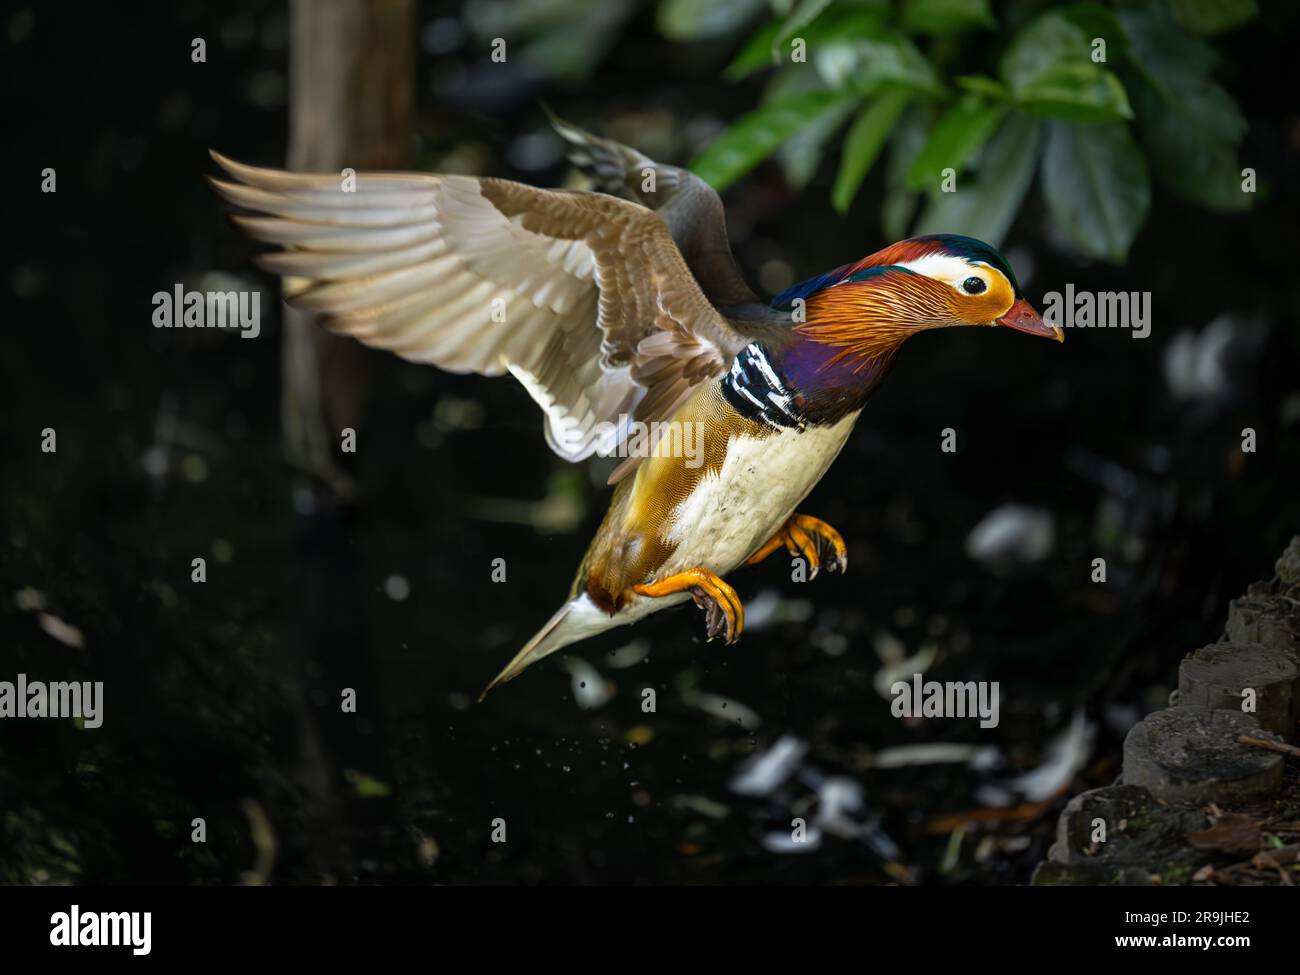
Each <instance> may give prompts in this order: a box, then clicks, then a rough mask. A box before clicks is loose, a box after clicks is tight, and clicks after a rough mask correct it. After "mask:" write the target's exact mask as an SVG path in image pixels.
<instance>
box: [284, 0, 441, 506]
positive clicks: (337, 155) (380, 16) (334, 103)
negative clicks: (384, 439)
mask: <svg viewBox="0 0 1300 975" xmlns="http://www.w3.org/2000/svg"><path fill="white" fill-rule="evenodd" d="M291 14H292V43H291V45H290V54H289V69H290V70H289V75H290V85H289V87H290V100H289V159H288V165H289V168H290V169H293V170H300V171H314V172H338V173H340V174H341V172H342V170H343V169H344V168H351V169H354V170H358V171H360V170H363V169H398V168H401V167H402V166H403V165H404V164H405V162H406V158H407V148H408V145H409V143H410V133H411V103H412V78H413V75H414V66H415V51H414V47H415V25H416V20H415V5H414V2H413V0H293V2H292V4H291ZM339 178H340V181H341V180H342V175H340V177H339ZM282 354H283V358H282V380H283V386H282V393H281V403H280V411H281V421H282V424H283V445H284V453H285V457H286V459H287V460H288V461H289V463H290V464H292V465H293V466H294V467H297V468H298V469H300V470H303V471H306V472H307V473H309V474H311V475H312V476H313V477H314V478H315V479H316V480H317V481H318V482H319V483H320V484H321V485H322V486H323V487H324V489H325V490H326V491H327V492H330V493H332V494H333V496H334V498H333V499H331V500H339V499H341V500H348V499H350V498H351V497H352V496H353V494H354V487H353V482H352V478H351V475H350V474H349V473H348V471H347V470H346V469H345V468H344V466H343V464H342V463H341V458H342V456H343V455H342V454H341V453H340V450H339V445H340V435H341V431H342V430H343V429H344V428H345V427H351V428H353V429H356V427H357V424H358V423H359V421H360V417H361V407H362V402H363V400H364V397H365V389H366V384H367V378H368V369H367V368H366V358H365V352H364V350H363V349H362V348H361V347H360V346H359V345H358V344H357V343H356V342H355V341H354V340H352V339H346V338H341V337H339V336H336V335H332V334H330V333H329V332H326V331H324V330H322V329H320V328H318V327H317V326H316V325H315V323H314V322H313V321H312V320H311V316H309V315H306V314H304V313H301V312H297V311H294V310H292V309H286V311H285V319H284V340H283V348H282Z"/></svg>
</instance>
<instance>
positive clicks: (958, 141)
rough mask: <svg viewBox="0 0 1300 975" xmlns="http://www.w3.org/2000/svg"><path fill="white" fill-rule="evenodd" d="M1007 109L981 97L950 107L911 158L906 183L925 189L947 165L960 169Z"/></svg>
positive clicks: (991, 132)
mask: <svg viewBox="0 0 1300 975" xmlns="http://www.w3.org/2000/svg"><path fill="white" fill-rule="evenodd" d="M1006 113H1007V106H1006V105H1004V104H1001V103H997V102H995V103H993V104H991V105H989V104H984V103H981V102H980V101H979V100H978V99H968V100H967V101H964V102H962V103H961V104H958V105H956V106H955V107H953V108H951V109H949V111H948V113H947V114H946V115H944V117H943V118H941V119H940V120H939V124H938V125H936V126H935V127H934V131H933V132H931V133H930V138H929V140H928V141H927V142H926V144H925V148H924V149H922V150H921V152H920V153H919V154H918V155H917V157H916V159H915V160H914V161H913V162H912V166H911V168H910V169H909V170H908V172H907V185H908V186H909V187H911V188H912V189H914V190H921V189H925V188H926V187H927V186H935V185H937V183H938V182H939V179H940V174H941V173H942V172H943V171H944V170H945V169H948V168H949V167H951V168H952V169H954V170H958V171H960V170H961V169H962V167H963V166H965V165H966V163H967V162H968V161H969V160H970V159H971V157H972V156H974V155H975V153H977V152H979V150H980V149H981V148H982V147H983V145H984V143H985V142H987V141H988V139H989V136H991V135H992V134H993V132H994V130H995V129H997V127H998V123H999V122H1001V121H1002V118H1003V116H1004V115H1006Z"/></svg>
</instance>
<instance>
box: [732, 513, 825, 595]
mask: <svg viewBox="0 0 1300 975" xmlns="http://www.w3.org/2000/svg"><path fill="white" fill-rule="evenodd" d="M782 545H784V546H785V548H786V550H787V551H788V552H789V553H790V554H791V555H798V556H802V557H803V558H804V559H806V560H807V562H808V565H809V567H810V568H811V569H812V571H811V572H810V573H809V574H808V578H810V579H815V578H816V577H817V572H818V570H819V569H821V566H822V560H823V558H828V559H829V562H828V563H827V566H826V570H827V571H828V572H836V571H838V572H840V573H841V574H843V573H844V572H847V571H848V568H849V550H848V547H847V546H846V545H845V544H844V538H843V536H842V535H840V533H839V532H837V531H836V530H835V529H834V528H832V527H831V526H830V525H828V524H826V522H824V521H822V520H821V519H820V518H814V517H813V516H812V515H798V514H795V515H791V516H790V517H789V518H788V519H786V523H785V524H784V525H782V526H781V529H780V531H778V532H777V533H776V534H775V535H773V536H772V537H771V538H769V539H768V540H767V542H766V543H764V545H763V547H762V548H760V549H759V550H758V551H757V552H755V553H754V554H753V555H751V556H750V557H749V560H748V561H747V562H746V563H745V564H746V565H754V564H755V563H757V562H762V561H763V559H765V558H767V557H768V556H769V555H771V554H772V553H773V552H775V551H776V550H777V549H778V548H780V547H781V546H782Z"/></svg>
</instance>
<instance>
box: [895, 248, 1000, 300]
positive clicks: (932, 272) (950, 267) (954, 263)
mask: <svg viewBox="0 0 1300 975" xmlns="http://www.w3.org/2000/svg"><path fill="white" fill-rule="evenodd" d="M898 267H902V268H907V270H909V271H914V272H915V273H917V274H924V275H925V276H926V277H928V278H934V279H935V280H936V281H942V282H943V283H944V284H946V285H948V286H950V287H952V288H955V289H956V290H957V291H959V292H960V293H961V294H964V295H966V294H970V292H968V291H967V290H966V289H965V288H963V287H962V284H963V283H964V282H965V281H966V279H967V278H980V279H981V280H983V282H984V291H982V292H979V293H980V294H983V293H985V292H987V291H988V290H989V289H990V288H992V287H993V281H994V279H993V269H992V268H990V267H989V265H987V264H985V263H984V262H983V261H968V260H966V259H965V258H964V257H954V256H952V255H951V254H926V255H925V256H924V257H918V258H917V259H916V260H914V261H903V262H900V263H899V264H898Z"/></svg>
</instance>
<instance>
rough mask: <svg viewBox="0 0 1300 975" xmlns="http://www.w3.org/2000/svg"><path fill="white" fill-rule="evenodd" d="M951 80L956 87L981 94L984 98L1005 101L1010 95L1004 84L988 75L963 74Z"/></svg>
mask: <svg viewBox="0 0 1300 975" xmlns="http://www.w3.org/2000/svg"><path fill="white" fill-rule="evenodd" d="M953 80H954V81H956V82H957V87H958V88H961V89H962V90H963V91H969V92H971V93H972V94H975V95H983V96H984V97H985V98H992V99H995V100H997V101H1006V100H1007V99H1008V98H1010V97H1011V92H1010V91H1008V90H1007V86H1006V85H1004V84H1003V83H1002V82H1000V81H998V80H997V79H996V78H990V77H988V75H982V74H964V75H961V76H960V77H958V78H955V79H953Z"/></svg>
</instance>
